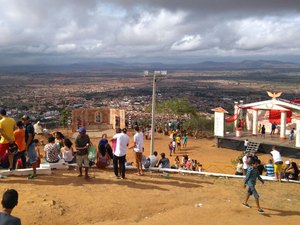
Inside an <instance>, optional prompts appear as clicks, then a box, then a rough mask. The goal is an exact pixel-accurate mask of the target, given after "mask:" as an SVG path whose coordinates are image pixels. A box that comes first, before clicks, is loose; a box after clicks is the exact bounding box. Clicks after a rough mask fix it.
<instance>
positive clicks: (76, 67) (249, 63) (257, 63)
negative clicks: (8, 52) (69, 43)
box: [0, 60, 300, 73]
mask: <svg viewBox="0 0 300 225" xmlns="http://www.w3.org/2000/svg"><path fill="white" fill-rule="evenodd" d="M251 69H300V64H297V63H290V62H281V61H267V60H246V61H241V62H214V61H205V62H200V63H194V64H164V63H124V62H116V63H111V62H89V63H76V64H67V65H19V66H0V72H19V73H20V72H46V73H48V72H55V73H64V72H85V71H91V72H96V71H101V70H102V71H141V70H151V71H152V70H171V71H174V70H198V71H201V70H251Z"/></svg>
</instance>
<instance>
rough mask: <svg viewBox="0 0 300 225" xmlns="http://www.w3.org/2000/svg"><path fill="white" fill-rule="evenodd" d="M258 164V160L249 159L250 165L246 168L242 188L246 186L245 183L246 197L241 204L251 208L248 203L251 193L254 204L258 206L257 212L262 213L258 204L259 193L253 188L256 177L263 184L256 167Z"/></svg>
mask: <svg viewBox="0 0 300 225" xmlns="http://www.w3.org/2000/svg"><path fill="white" fill-rule="evenodd" d="M258 164H259V163H258V160H255V159H253V158H252V159H251V161H250V166H249V168H248V169H247V174H246V177H245V180H244V188H246V185H247V186H248V191H247V195H246V199H245V202H244V203H243V206H245V207H246V208H251V206H250V205H249V204H248V200H249V197H250V195H253V197H254V198H255V202H256V206H257V208H258V212H259V213H264V210H263V209H262V208H261V207H260V205H259V195H258V193H257V191H256V189H255V185H256V180H257V179H259V180H260V181H261V182H262V184H264V181H263V179H262V178H261V176H260V175H259V171H258V169H257V167H258Z"/></svg>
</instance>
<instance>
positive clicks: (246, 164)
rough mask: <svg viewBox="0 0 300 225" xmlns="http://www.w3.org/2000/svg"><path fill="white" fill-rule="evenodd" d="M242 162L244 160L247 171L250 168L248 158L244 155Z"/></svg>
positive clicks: (244, 167)
mask: <svg viewBox="0 0 300 225" xmlns="http://www.w3.org/2000/svg"><path fill="white" fill-rule="evenodd" d="M242 160H243V169H244V170H246V169H247V168H248V156H247V155H244V157H243V159H242Z"/></svg>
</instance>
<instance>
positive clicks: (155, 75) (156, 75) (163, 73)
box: [144, 70, 167, 155]
mask: <svg viewBox="0 0 300 225" xmlns="http://www.w3.org/2000/svg"><path fill="white" fill-rule="evenodd" d="M166 75H167V71H154V72H153V74H150V73H149V71H148V70H146V71H144V76H145V77H150V76H152V77H153V87H152V117H151V142H150V155H152V154H153V152H154V130H155V104H156V81H157V80H158V79H161V78H164V77H166Z"/></svg>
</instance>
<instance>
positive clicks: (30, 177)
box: [27, 174, 36, 180]
mask: <svg viewBox="0 0 300 225" xmlns="http://www.w3.org/2000/svg"><path fill="white" fill-rule="evenodd" d="M27 178H28V180H32V179H34V178H36V175H35V174H30V175H29V176H28V177H27Z"/></svg>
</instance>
